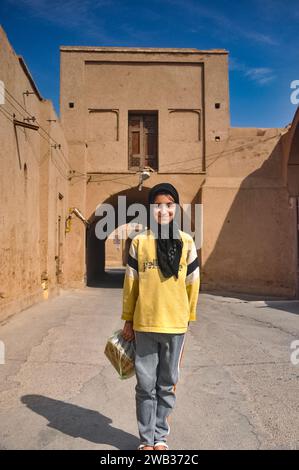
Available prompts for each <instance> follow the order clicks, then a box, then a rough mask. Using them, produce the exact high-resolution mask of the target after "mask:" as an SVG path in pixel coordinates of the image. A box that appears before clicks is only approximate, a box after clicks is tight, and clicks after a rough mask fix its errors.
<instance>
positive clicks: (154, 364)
mask: <svg viewBox="0 0 299 470" xmlns="http://www.w3.org/2000/svg"><path fill="white" fill-rule="evenodd" d="M185 336H186V333H180V334H172V333H152V332H151V333H150V332H141V331H135V339H136V357H135V371H136V378H137V384H136V387H135V391H136V416H137V424H138V430H139V435H140V440H141V444H148V445H154V444H155V443H156V442H161V441H164V442H166V439H167V436H168V434H169V431H170V427H169V424H168V422H167V417H168V416H169V415H170V413H171V411H172V409H173V407H174V404H175V400H176V396H175V385H176V384H177V382H178V379H179V366H180V360H181V356H182V351H183V347H184V343H185Z"/></svg>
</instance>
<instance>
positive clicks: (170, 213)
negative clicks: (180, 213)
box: [153, 194, 176, 224]
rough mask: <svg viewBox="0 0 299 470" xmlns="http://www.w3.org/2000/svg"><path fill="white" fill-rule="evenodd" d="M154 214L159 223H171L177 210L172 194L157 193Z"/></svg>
mask: <svg viewBox="0 0 299 470" xmlns="http://www.w3.org/2000/svg"><path fill="white" fill-rule="evenodd" d="M154 204H157V206H154V207H153V214H154V218H155V220H156V222H157V223H158V224H169V223H170V222H171V221H172V220H173V218H174V216H175V211H176V204H175V202H174V199H173V197H172V196H171V195H170V194H157V196H156V197H155V200H154Z"/></svg>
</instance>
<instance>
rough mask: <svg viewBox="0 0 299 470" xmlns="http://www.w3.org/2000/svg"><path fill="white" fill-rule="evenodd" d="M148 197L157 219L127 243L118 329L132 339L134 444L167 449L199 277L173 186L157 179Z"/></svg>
mask: <svg viewBox="0 0 299 470" xmlns="http://www.w3.org/2000/svg"><path fill="white" fill-rule="evenodd" d="M148 202H149V218H150V220H151V221H153V220H154V221H155V222H156V223H155V224H152V223H151V224H150V225H151V227H150V228H148V229H147V230H145V231H144V232H142V233H140V234H138V235H137V236H135V237H134V238H133V239H132V242H131V245H130V250H129V256H128V263H127V266H126V274H125V279H124V286H123V287H124V288H123V311H122V317H121V318H122V319H123V320H125V324H124V328H123V332H122V334H123V337H124V338H125V339H126V340H128V341H132V340H134V339H135V342H136V357H135V371H136V378H137V384H136V387H135V391H136V416H137V424H138V430H139V435H140V440H141V442H140V445H139V447H138V449H139V450H153V449H154V450H168V449H169V447H168V445H167V436H168V435H169V432H170V426H169V423H168V420H167V418H168V416H169V415H170V413H171V411H172V409H173V407H174V404H175V398H176V397H175V386H176V384H177V382H178V379H179V365H180V360H181V356H182V352H183V347H184V342H185V335H186V331H187V328H188V325H189V322H190V321H195V320H196V304H197V299H198V292H199V286H200V277H199V265H198V258H197V251H196V247H195V243H194V241H193V239H192V237H191V236H190V235H189V234H187V233H186V232H183V231H181V230H179V227H178V224H177V223H176V221H175V214H176V209H177V207H178V209H179V195H178V192H177V190H176V189H175V187H174V186H172V185H171V184H169V183H160V184H157V185H156V186H154V187H153V188H152V189H151V190H150V193H149V201H148ZM153 205H154V206H153ZM153 225H154V226H153Z"/></svg>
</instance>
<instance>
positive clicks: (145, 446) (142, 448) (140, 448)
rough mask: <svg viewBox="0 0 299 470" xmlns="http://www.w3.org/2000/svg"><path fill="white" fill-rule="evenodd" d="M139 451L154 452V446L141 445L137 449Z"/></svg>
mask: <svg viewBox="0 0 299 470" xmlns="http://www.w3.org/2000/svg"><path fill="white" fill-rule="evenodd" d="M137 450H154V446H150V445H148V444H140V445H139V446H138V447H137Z"/></svg>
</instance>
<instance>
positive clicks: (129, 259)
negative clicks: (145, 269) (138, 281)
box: [128, 253, 138, 272]
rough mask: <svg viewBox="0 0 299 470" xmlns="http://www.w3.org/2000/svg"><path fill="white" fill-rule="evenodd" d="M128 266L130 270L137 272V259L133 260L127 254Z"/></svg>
mask: <svg viewBox="0 0 299 470" xmlns="http://www.w3.org/2000/svg"><path fill="white" fill-rule="evenodd" d="M128 265H129V266H130V267H131V268H133V269H135V271H137V272H138V261H137V259H135V258H133V256H131V255H130V253H129V256H128Z"/></svg>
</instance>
